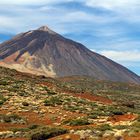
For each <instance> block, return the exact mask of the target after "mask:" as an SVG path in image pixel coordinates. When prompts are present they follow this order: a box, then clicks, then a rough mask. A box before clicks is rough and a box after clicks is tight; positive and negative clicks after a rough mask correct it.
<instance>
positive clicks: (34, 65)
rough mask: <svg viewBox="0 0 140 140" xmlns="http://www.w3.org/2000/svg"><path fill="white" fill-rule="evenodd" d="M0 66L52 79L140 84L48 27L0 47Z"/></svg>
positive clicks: (128, 72) (103, 59)
mask: <svg viewBox="0 0 140 140" xmlns="http://www.w3.org/2000/svg"><path fill="white" fill-rule="evenodd" d="M0 60H1V61H0V65H1V66H4V67H8V68H12V69H16V70H19V71H21V72H27V73H32V74H36V75H45V76H49V77H64V76H76V75H79V76H91V77H93V78H95V79H99V80H110V81H120V82H129V83H140V78H139V76H137V75H136V74H134V73H133V72H131V71H130V70H128V69H127V68H125V67H123V66H121V65H119V64H117V63H115V62H113V61H112V60H110V59H108V58H106V57H104V56H101V55H99V54H97V53H95V52H92V51H90V50H89V49H87V48H86V47H85V46H84V45H82V44H80V43H77V42H75V41H72V40H70V39H67V38H64V37H63V36H61V35H59V34H58V33H56V32H54V31H52V30H51V29H49V28H48V27H47V26H43V27H41V28H39V29H36V30H31V31H28V32H25V33H21V34H19V35H17V36H15V37H14V38H12V39H11V40H9V41H6V42H4V43H2V44H0Z"/></svg>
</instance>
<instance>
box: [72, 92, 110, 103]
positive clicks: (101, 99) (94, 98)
mask: <svg viewBox="0 0 140 140" xmlns="http://www.w3.org/2000/svg"><path fill="white" fill-rule="evenodd" d="M72 95H73V96H75V97H81V98H83V99H88V100H90V101H97V102H101V103H103V104H112V101H111V100H110V99H107V98H105V97H101V96H97V95H92V94H90V93H78V94H72Z"/></svg>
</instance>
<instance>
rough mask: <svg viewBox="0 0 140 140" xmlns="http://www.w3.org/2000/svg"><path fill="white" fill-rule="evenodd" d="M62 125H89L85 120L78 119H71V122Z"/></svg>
mask: <svg viewBox="0 0 140 140" xmlns="http://www.w3.org/2000/svg"><path fill="white" fill-rule="evenodd" d="M64 124H68V125H72V126H78V125H79V126H80V125H88V124H90V123H89V122H88V119H87V118H79V119H73V120H67V121H65V122H64Z"/></svg>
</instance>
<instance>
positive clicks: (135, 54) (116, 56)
mask: <svg viewBox="0 0 140 140" xmlns="http://www.w3.org/2000/svg"><path fill="white" fill-rule="evenodd" d="M99 53H100V54H102V55H104V56H106V57H108V58H111V59H112V60H115V61H121V62H126V61H129V62H140V51H139V50H131V51H114V50H103V51H100V52H99Z"/></svg>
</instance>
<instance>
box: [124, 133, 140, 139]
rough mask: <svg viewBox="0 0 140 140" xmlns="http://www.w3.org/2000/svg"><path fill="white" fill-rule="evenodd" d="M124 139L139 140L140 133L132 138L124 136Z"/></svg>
mask: <svg viewBox="0 0 140 140" xmlns="http://www.w3.org/2000/svg"><path fill="white" fill-rule="evenodd" d="M124 139H125V140H140V133H138V134H136V135H135V136H133V137H130V136H124Z"/></svg>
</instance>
